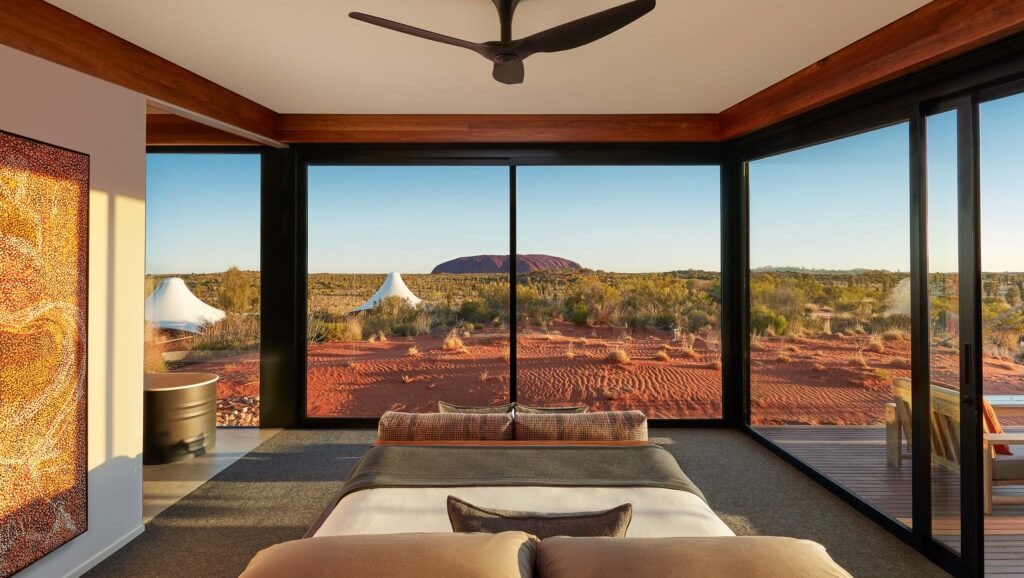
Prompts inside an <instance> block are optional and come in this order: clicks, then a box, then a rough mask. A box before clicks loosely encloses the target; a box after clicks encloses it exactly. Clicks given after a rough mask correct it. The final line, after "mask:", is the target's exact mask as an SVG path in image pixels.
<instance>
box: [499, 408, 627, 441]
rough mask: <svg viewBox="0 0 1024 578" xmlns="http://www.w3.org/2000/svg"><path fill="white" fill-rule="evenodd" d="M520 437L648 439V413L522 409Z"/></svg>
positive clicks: (517, 422)
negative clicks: (529, 410)
mask: <svg viewBox="0 0 1024 578" xmlns="http://www.w3.org/2000/svg"><path fill="white" fill-rule="evenodd" d="M515 435H516V437H515V439H517V440H565V441H646V440H647V417H646V416H645V415H644V414H643V412H641V411H601V412H593V413H520V414H516V419H515Z"/></svg>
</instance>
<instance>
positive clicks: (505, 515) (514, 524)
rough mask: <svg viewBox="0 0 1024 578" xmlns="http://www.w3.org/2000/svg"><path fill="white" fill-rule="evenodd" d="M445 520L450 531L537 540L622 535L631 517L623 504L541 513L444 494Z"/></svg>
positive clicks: (627, 505)
mask: <svg viewBox="0 0 1024 578" xmlns="http://www.w3.org/2000/svg"><path fill="white" fill-rule="evenodd" d="M448 520H449V521H451V523H452V531H454V532H489V533H496V532H511V531H519V532H526V533H527V534H533V535H534V536H537V537H538V538H541V539H544V538H549V537H551V536H607V537H611V538H622V537H623V536H625V535H626V530H627V529H628V528H629V523H630V522H631V521H632V520H633V505H632V504H623V505H621V506H618V507H615V508H612V509H610V510H603V511H600V512H575V513H558V514H542V513H538V512H513V511H510V510H493V509H488V508H480V507H477V506H474V505H473V504H470V503H468V502H464V501H462V500H460V499H458V498H456V497H455V496H448Z"/></svg>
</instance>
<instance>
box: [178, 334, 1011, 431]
mask: <svg viewBox="0 0 1024 578" xmlns="http://www.w3.org/2000/svg"><path fill="white" fill-rule="evenodd" d="M443 341H444V338H443V337H440V336H421V337H416V338H393V339H389V340H388V341H384V342H376V343H369V342H358V343H322V344H312V345H310V348H309V361H308V364H309V365H308V372H309V373H308V393H307V404H308V405H307V409H308V415H310V416H311V417H376V416H379V415H380V414H382V413H383V412H384V411H386V410H397V411H435V410H436V407H437V402H438V401H439V400H444V401H450V402H453V403H459V404H467V405H488V404H497V403H503V402H505V401H507V396H508V393H507V392H508V384H509V361H508V358H509V345H508V344H509V340H508V335H507V334H502V333H498V332H496V331H494V330H484V331H478V332H475V333H473V334H472V335H471V336H469V337H465V338H464V339H463V341H464V344H465V348H464V349H462V350H445V349H444V348H443ZM869 341H870V337H869V336H867V335H852V336H840V335H834V336H818V337H813V338H796V339H790V338H778V337H774V338H763V339H760V340H758V341H757V342H756V343H755V344H753V345H752V348H751V349H752V351H751V368H750V369H751V413H752V420H753V422H754V423H755V424H764V425H769V424H774V425H782V424H806V425H878V424H882V423H883V422H884V406H885V404H886V403H888V402H890V401H891V400H892V379H893V378H896V377H909V376H910V361H909V360H910V341H909V340H907V339H900V340H892V341H885V342H883V347H884V350H883V351H881V352H877V351H873V350H872V348H870V347H869ZM411 348H415V349H414V350H412V351H410V349H411ZM619 349H621V350H624V351H626V353H627V354H628V357H629V361H627V362H625V363H614V362H611V361H608V360H607V358H608V356H609V353H610V352H612V351H614V350H619ZM874 349H875V350H877V349H878V348H877V346H876V347H874ZM517 350H518V351H517V354H518V358H517V359H518V362H517V365H518V371H519V380H518V395H519V400H520V401H522V402H523V403H527V404H531V405H561V404H573V403H585V404H587V405H589V406H590V407H591V409H593V410H618V409H639V410H641V411H643V412H644V413H646V414H647V415H648V417H652V418H709V417H719V416H720V415H721V411H722V403H721V395H722V394H721V391H722V386H721V371H720V369H719V368H720V353H719V345H718V343H717V342H716V341H714V340H713V339H704V338H701V337H700V336H698V337H696V339H695V340H694V342H693V344H692V347H687V346H686V344H685V343H682V344H681V343H679V342H674V341H673V340H672V336H671V333H670V332H663V331H656V330H645V331H642V332H633V333H632V335H631V336H629V337H625V336H624V335H623V331H622V330H619V329H614V328H609V327H599V328H593V327H576V326H574V325H572V324H569V323H561V322H557V323H555V325H553V326H552V327H551V329H550V330H549V331H547V332H544V331H542V330H540V329H537V328H520V329H519V344H518V348H517ZM659 352H664V354H660V353H659ZM666 355H667V357H668V358H667V360H666V359H665V356H666ZM659 358H660V359H659ZM258 360H259V355H258V353H256V352H251V353H245V354H241V355H238V356H235V357H231V358H227V359H222V360H218V361H209V362H204V363H198V364H192V365H189V366H187V370H188V371H209V372H213V373H216V374H218V375H220V376H221V380H220V382H219V384H218V392H217V394H218V400H219V411H218V423H219V424H221V425H255V418H256V411H255V408H254V407H253V406H254V405H255V404H258V399H259V398H258V396H259V363H258ZM957 367H958V361H957V356H956V351H955V350H953V349H942V348H937V349H935V350H934V351H933V355H932V381H933V383H937V384H942V385H947V386H949V385H953V386H954V387H955V385H956V383H957V378H956V375H957V374H956V371H957ZM1022 370H1024V368H1022V367H1021V366H1016V365H1013V364H1010V363H1007V362H1003V361H1000V360H995V359H988V358H986V360H985V391H986V393H989V394H1009V393H1021V392H1022V391H1024V373H1022Z"/></svg>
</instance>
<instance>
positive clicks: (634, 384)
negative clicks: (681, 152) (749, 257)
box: [516, 166, 722, 418]
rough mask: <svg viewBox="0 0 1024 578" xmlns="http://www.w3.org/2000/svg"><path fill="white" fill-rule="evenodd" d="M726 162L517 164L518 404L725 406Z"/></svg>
mask: <svg viewBox="0 0 1024 578" xmlns="http://www.w3.org/2000/svg"><path fill="white" fill-rule="evenodd" d="M719 172H720V170H719V167H718V166H671V167H651V166H554V167H520V168H519V169H518V172H517V186H516V212H517V218H516V224H517V230H516V243H517V248H518V250H519V252H520V253H524V254H526V255H524V257H523V258H522V259H521V262H522V266H521V267H519V269H518V272H517V273H518V280H517V282H518V286H517V330H518V337H517V340H516V357H517V372H518V394H519V400H520V401H521V402H523V403H526V404H532V405H561V404H572V403H580V402H582V403H586V404H587V405H589V406H590V407H591V408H593V409H605V410H606V409H640V410H643V411H644V412H645V413H646V414H647V415H648V416H649V417H655V418H718V417H721V415H722V377H721V375H722V362H721V330H720V324H719V318H720V313H721V311H720V303H721V285H720V277H721V276H720V270H721V269H720V264H721V249H720V229H719V227H720V225H719V223H720V216H719V215H720V203H721V201H720V193H721V188H720V182H719ZM551 264H557V265H558V267H557V269H555V270H550V265H551Z"/></svg>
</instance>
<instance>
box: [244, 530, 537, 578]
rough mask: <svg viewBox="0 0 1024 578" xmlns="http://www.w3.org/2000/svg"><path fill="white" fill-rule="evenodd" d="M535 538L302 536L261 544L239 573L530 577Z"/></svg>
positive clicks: (266, 576) (247, 576)
mask: <svg viewBox="0 0 1024 578" xmlns="http://www.w3.org/2000/svg"><path fill="white" fill-rule="evenodd" d="M537 543H538V542H537V539H536V538H534V537H533V536H530V535H529V534H524V533H523V532H504V533H501V534H384V535H372V534H366V535H354V536H323V537H318V538H306V539H304V540H293V541H291V542H284V543H282V544H275V545H274V546H271V547H269V548H266V549H264V550H261V551H260V552H258V553H257V554H256V557H254V558H253V559H252V561H250V562H249V566H248V567H247V568H246V569H245V572H243V573H242V578H279V577H281V576H288V577H290V578H305V577H309V578H312V577H325V578H380V577H382V576H394V577H398V576H416V577H417V578H480V577H481V576H488V577H491V576H493V577H494V578H530V577H532V576H533V575H534V573H533V566H534V561H535V559H536V553H537Z"/></svg>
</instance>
